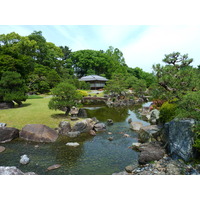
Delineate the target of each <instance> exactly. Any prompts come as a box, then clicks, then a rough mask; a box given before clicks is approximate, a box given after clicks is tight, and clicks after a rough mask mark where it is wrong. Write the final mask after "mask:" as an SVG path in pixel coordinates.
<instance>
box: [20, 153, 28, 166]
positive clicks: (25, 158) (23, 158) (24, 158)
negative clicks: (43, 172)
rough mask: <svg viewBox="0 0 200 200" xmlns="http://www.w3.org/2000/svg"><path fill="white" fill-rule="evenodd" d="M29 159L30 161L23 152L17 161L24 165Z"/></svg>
mask: <svg viewBox="0 0 200 200" xmlns="http://www.w3.org/2000/svg"><path fill="white" fill-rule="evenodd" d="M29 161H30V159H29V157H28V156H27V155H26V154H24V155H22V156H21V159H20V161H19V162H20V163H21V164H22V165H26V164H28V163H29Z"/></svg>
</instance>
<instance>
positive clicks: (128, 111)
mask: <svg viewBox="0 0 200 200" xmlns="http://www.w3.org/2000/svg"><path fill="white" fill-rule="evenodd" d="M86 109H87V113H88V117H96V118H97V119H98V120H99V121H101V122H104V123H106V121H107V119H112V120H113V121H114V124H113V125H110V126H108V125H107V130H106V131H105V132H99V133H97V135H96V136H90V135H88V134H82V135H81V136H79V137H77V138H68V137H66V136H59V138H58V140H57V141H56V142H55V143H36V142H27V141H24V140H21V139H15V140H13V141H11V142H8V143H5V144H3V146H4V147H6V150H5V151H4V152H2V153H1V154H0V165H1V166H16V167H17V168H19V169H20V170H22V171H23V172H30V171H33V172H35V173H37V174H41V175H45V174H46V175H54V174H55V175H65V174H66V175H111V174H112V173H117V172H120V171H123V170H124V167H125V166H127V165H130V164H134V162H136V161H137V157H138V153H137V152H135V151H134V150H132V149H130V148H129V147H130V146H131V145H132V143H133V142H137V133H136V132H134V131H132V130H131V129H130V125H129V123H128V119H129V118H132V120H133V121H141V122H143V124H144V125H148V124H149V123H147V122H145V121H143V120H141V119H139V117H138V114H137V112H136V111H135V109H136V108H135V107H134V108H108V107H101V106H99V107H98V106H96V107H86ZM108 132H112V135H108ZM124 133H126V134H129V135H130V137H124ZM111 136H112V137H113V140H112V141H109V140H108V138H109V137H111ZM67 142H78V143H79V144H80V145H79V146H78V147H69V146H66V143H67ZM23 154H27V155H28V157H29V158H30V162H29V164H27V165H22V164H20V163H19V160H20V156H21V155H23ZM54 164H60V165H61V167H60V168H58V169H54V170H51V171H47V168H48V167H49V166H51V165H54Z"/></svg>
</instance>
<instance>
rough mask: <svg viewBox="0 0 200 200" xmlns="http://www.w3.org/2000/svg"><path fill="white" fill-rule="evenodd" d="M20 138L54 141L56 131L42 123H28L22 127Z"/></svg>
mask: <svg viewBox="0 0 200 200" xmlns="http://www.w3.org/2000/svg"><path fill="white" fill-rule="evenodd" d="M19 136H20V138H23V139H25V140H28V141H34V142H55V141H56V140H57V138H58V133H57V132H56V131H55V130H54V129H52V128H49V127H48V126H46V125H43V124H28V125H26V126H24V127H23V128H22V130H21V131H20V134H19Z"/></svg>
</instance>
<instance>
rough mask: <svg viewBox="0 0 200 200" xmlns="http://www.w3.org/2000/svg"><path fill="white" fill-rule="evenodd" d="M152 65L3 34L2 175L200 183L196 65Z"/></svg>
mask: <svg viewBox="0 0 200 200" xmlns="http://www.w3.org/2000/svg"><path fill="white" fill-rule="evenodd" d="M144 56H145V55H144ZM161 62H163V63H164V64H163V65H162V64H160V63H161ZM155 63H157V64H153V63H150V66H149V67H152V69H153V70H152V72H151V73H149V72H145V71H144V70H143V69H141V68H139V67H132V66H128V65H127V64H126V61H125V58H124V56H123V52H122V51H121V50H120V49H118V48H116V47H113V46H109V47H108V48H107V50H106V51H104V50H91V49H84V50H78V51H73V49H70V48H69V47H68V46H56V45H55V44H54V43H51V42H47V40H46V39H45V37H44V36H43V35H42V32H41V31H34V32H32V33H31V34H30V35H27V36H21V35H19V34H18V33H15V32H11V33H8V34H1V35H0V174H2V175H3V174H10V175H14V174H17V175H136V174H137V175H198V174H199V173H200V63H199V66H198V67H194V66H193V58H190V55H188V54H182V53H181V52H176V51H174V52H171V53H167V52H166V54H165V55H163V60H155Z"/></svg>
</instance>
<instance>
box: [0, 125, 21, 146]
mask: <svg viewBox="0 0 200 200" xmlns="http://www.w3.org/2000/svg"><path fill="white" fill-rule="evenodd" d="M17 137H19V130H18V129H16V128H12V127H0V143H5V142H9V141H11V140H13V139H15V138H17Z"/></svg>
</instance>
